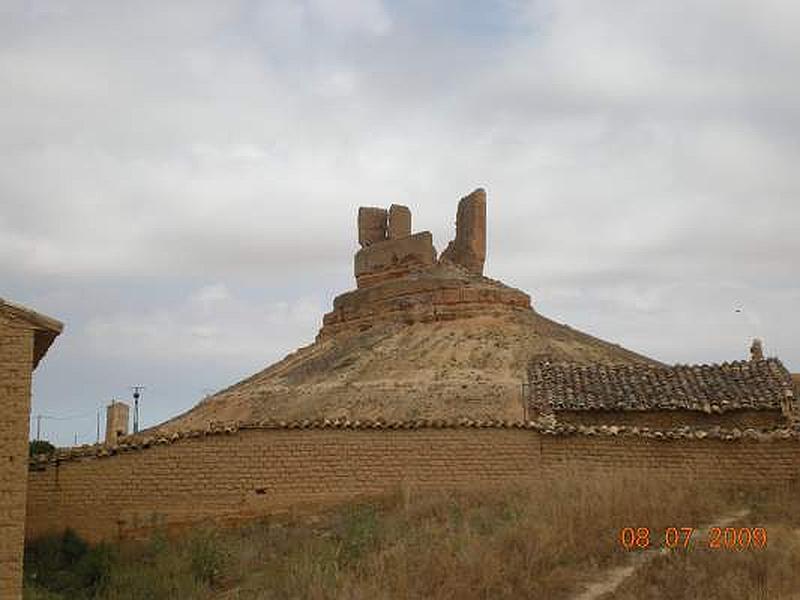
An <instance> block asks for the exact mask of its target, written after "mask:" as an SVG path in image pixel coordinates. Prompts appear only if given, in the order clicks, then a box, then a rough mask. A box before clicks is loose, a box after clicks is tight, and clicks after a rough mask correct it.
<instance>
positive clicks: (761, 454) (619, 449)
mask: <svg viewBox="0 0 800 600" xmlns="http://www.w3.org/2000/svg"><path fill="white" fill-rule="evenodd" d="M798 450H800V442H798V441H797V440H776V441H764V442H758V441H752V440H751V441H723V440H718V439H711V440H688V439H683V440H657V439H648V438H642V437H632V436H625V437H613V436H586V435H572V436H545V439H544V443H543V444H542V446H541V452H540V460H541V475H542V476H543V477H550V476H553V477H558V476H561V475H563V474H564V473H567V472H570V473H579V474H592V473H610V472H615V471H619V470H621V469H626V470H639V471H642V472H643V473H653V474H661V475H667V476H674V477H675V478H676V479H677V480H678V481H680V480H683V479H687V478H695V479H699V480H701V481H709V482H717V483H726V482H727V483H732V484H738V485H749V484H754V485H769V484H774V483H780V482H788V481H793V480H795V479H796V478H797V475H798V468H800V456H798Z"/></svg>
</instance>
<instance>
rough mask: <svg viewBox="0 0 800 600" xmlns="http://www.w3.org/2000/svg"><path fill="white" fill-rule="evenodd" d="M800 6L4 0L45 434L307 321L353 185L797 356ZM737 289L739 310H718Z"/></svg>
mask: <svg viewBox="0 0 800 600" xmlns="http://www.w3.org/2000/svg"><path fill="white" fill-rule="evenodd" d="M798 72H800V4H798V3H797V2H792V1H789V0H787V1H763V0H759V1H756V0H752V1H750V2H741V1H735V0H724V1H722V0H720V1H703V2H697V1H696V0H692V1H680V0H675V1H671V2H663V1H661V0H658V1H652V2H651V1H642V0H618V1H617V0H614V1H606V2H596V1H593V0H586V1H569V0H567V1H559V2H555V1H552V2H550V1H546V0H541V1H533V2H515V1H507V2H504V1H500V2H454V1H452V2H451V1H437V2H423V1H411V2H397V3H390V2H381V0H285V1H275V2H261V1H258V0H250V1H242V2H234V1H231V2H217V1H208V2H204V1H202V0H200V1H198V0H193V1H192V2H185V3H184V2H178V1H174V2H163V1H162V0H159V1H158V2H148V1H141V2H128V3H122V2H108V1H106V0H103V1H96V2H92V1H83V2H64V1H63V0H58V1H47V0H44V1H42V0H40V1H36V0H0V90H2V93H0V131H2V135H0V296H3V297H5V298H8V299H10V300H14V301H17V302H22V303H24V304H27V305H29V306H31V307H33V308H35V309H37V310H40V311H42V312H44V313H46V314H49V315H52V316H54V317H56V318H59V319H61V320H63V321H64V322H65V323H66V328H65V331H64V333H63V335H62V336H61V337H60V338H59V339H58V340H57V342H56V343H55V345H54V346H53V348H52V349H51V351H50V353H49V354H48V356H47V358H46V359H45V361H43V363H42V365H41V366H40V368H39V370H38V371H37V373H36V380H35V387H34V398H33V413H34V414H40V413H41V414H45V415H48V416H49V417H58V419H56V418H46V419H44V420H43V421H42V427H43V437H48V438H50V439H52V440H54V441H55V442H57V443H59V444H66V443H70V442H72V441H73V439H74V436H75V435H76V434H77V436H78V440H79V441H81V442H83V441H94V437H95V414H96V411H97V408H98V407H99V406H102V405H105V404H106V403H108V401H110V400H111V399H112V398H122V399H124V398H128V397H130V389H129V386H131V385H134V384H142V385H145V386H146V390H145V392H144V402H143V405H142V421H143V423H144V424H150V423H155V422H158V421H160V420H162V419H164V418H166V417H168V416H171V415H173V414H176V413H177V412H179V411H181V410H184V409H186V408H188V407H190V406H192V405H193V404H194V403H195V402H197V401H198V400H199V399H200V398H201V397H202V396H203V395H204V394H207V393H209V392H210V391H212V390H216V389H219V388H221V387H225V386H227V385H229V384H231V383H233V382H235V381H236V380H238V379H239V378H241V377H243V376H245V375H248V374H250V373H252V372H254V371H256V370H259V369H260V368H262V367H263V366H265V365H267V364H269V363H271V362H273V361H274V360H276V359H279V358H281V357H282V356H283V355H285V354H286V353H288V352H289V351H291V350H293V349H294V348H296V347H297V346H299V345H303V344H306V343H309V342H310V341H312V340H313V338H314V335H315V333H316V330H317V328H318V327H319V324H320V320H321V317H322V314H323V313H324V312H325V311H326V310H327V309H328V307H329V306H330V304H331V300H332V299H333V297H334V296H335V295H337V294H338V293H341V292H342V291H344V290H346V289H349V288H351V287H352V286H353V279H352V254H353V252H354V251H355V249H356V248H357V244H356V229H355V215H356V211H357V208H358V206H360V205H384V206H386V205H388V204H390V203H392V202H395V203H401V204H407V205H409V206H410V207H411V208H412V210H413V212H414V220H415V223H414V225H415V229H420V230H422V229H428V230H431V231H432V232H433V235H434V243H435V245H436V246H437V248H439V249H440V250H441V249H442V248H443V247H444V246H445V245H446V243H447V241H448V240H449V239H450V237H451V236H452V228H453V220H454V213H455V207H456V203H457V201H458V198H459V197H460V196H462V195H464V194H465V193H467V192H469V191H471V190H472V189H474V188H475V187H477V186H484V187H486V188H487V190H488V193H489V233H488V235H489V257H488V261H487V274H488V275H490V276H492V277H495V278H498V279H502V280H503V281H505V282H507V283H510V284H512V285H514V286H517V287H520V288H522V289H524V290H526V291H528V292H530V293H531V294H532V296H533V298H534V303H535V306H536V307H537V309H538V310H539V311H540V312H542V313H543V314H545V315H548V316H550V317H553V318H555V319H557V320H559V321H563V322H567V323H569V324H571V325H572V326H574V327H577V328H580V329H584V330H586V331H588V332H590V333H593V334H595V335H599V336H601V337H604V338H606V339H609V340H611V341H614V342H617V343H621V344H623V345H625V346H628V347H630V348H632V349H634V350H637V351H639V352H643V353H646V354H650V355H652V356H654V357H656V358H658V359H661V360H664V361H667V362H714V361H723V360H730V359H737V358H743V357H745V356H746V351H747V347H748V344H749V341H748V338H749V337H751V336H754V335H758V336H761V337H763V338H764V340H765V348H766V350H767V352H768V353H769V354H773V355H778V356H780V357H781V358H782V359H783V361H784V362H785V363H786V365H787V366H788V367H789V368H790V369H791V370H794V371H800V318H798V310H797V309H798V305H800V277H799V275H800V267H799V266H798V258H800V176H798V165H800V79H798V77H797V73H798ZM737 308H741V312H736V310H735V309H737Z"/></svg>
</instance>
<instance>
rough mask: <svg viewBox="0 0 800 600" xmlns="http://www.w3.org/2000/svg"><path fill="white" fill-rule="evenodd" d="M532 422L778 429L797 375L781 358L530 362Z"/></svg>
mask: <svg viewBox="0 0 800 600" xmlns="http://www.w3.org/2000/svg"><path fill="white" fill-rule="evenodd" d="M527 389H528V393H527V399H526V401H527V406H526V408H527V411H528V416H529V418H536V417H537V416H542V415H552V416H554V417H555V418H556V420H558V421H561V422H566V423H573V424H581V425H603V424H616V425H641V426H646V427H663V428H669V427H675V426H680V425H697V426H715V425H719V426H728V427H773V426H777V425H781V424H786V423H787V420H788V418H789V417H790V416H791V414H792V413H793V408H794V407H793V403H794V391H793V382H792V376H791V375H790V374H789V372H788V371H787V370H786V368H785V367H784V366H783V364H781V362H780V360H778V359H776V358H768V359H762V360H749V361H737V362H730V363H723V364H714V365H675V366H653V365H643V364H638V365H634V364H624V365H623V364H619V365H608V364H589V365H585V364H575V363H564V362H555V361H537V362H534V363H531V365H530V367H529V370H528V386H527Z"/></svg>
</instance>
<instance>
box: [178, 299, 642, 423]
mask: <svg viewBox="0 0 800 600" xmlns="http://www.w3.org/2000/svg"><path fill="white" fill-rule="evenodd" d="M537 356H540V357H545V356H548V357H553V358H558V359H565V360H572V361H578V362H595V361H597V362H632V361H633V362H650V363H653V362H655V361H652V360H651V359H648V358H646V357H643V356H641V355H638V354H636V353H634V352H631V351H629V350H626V349H624V348H622V347H620V346H617V345H615V344H611V343H608V342H605V341H602V340H599V339H597V338H594V337H592V336H589V335H587V334H585V333H582V332H580V331H576V330H574V329H572V328H570V327H567V326H565V325H561V324H558V323H555V322H554V321H551V320H550V319H547V318H545V317H543V316H541V315H539V314H537V313H536V312H535V311H533V310H532V309H528V310H526V311H522V312H514V313H509V314H500V315H497V316H487V317H474V318H469V319H457V320H451V321H443V322H433V323H427V322H421V323H413V324H411V325H405V324H401V323H394V324H386V325H384V326H382V327H379V328H372V329H369V330H367V331H365V332H362V333H352V334H350V335H344V336H337V337H333V338H330V339H321V340H318V341H316V342H315V343H313V344H310V345H308V346H306V347H304V348H301V349H299V350H297V351H296V352H294V353H292V354H290V355H288V356H287V357H286V358H284V359H283V360H282V361H280V362H278V363H276V364H274V365H272V366H270V367H267V368H266V369H264V370H263V371H261V372H259V373H256V374H255V375H253V376H251V377H249V378H247V379H245V380H244V381H241V382H240V383H237V384H235V385H233V386H231V387H229V388H227V389H225V390H223V391H221V392H219V393H217V394H215V395H214V396H212V397H210V398H208V399H206V400H204V401H203V402H201V403H200V404H198V405H197V406H196V407H194V408H193V409H191V410H190V411H188V412H187V413H184V414H183V415H181V416H179V417H177V418H175V419H173V420H171V421H169V422H168V423H165V424H164V426H166V427H168V428H169V429H185V428H194V427H204V426H205V425H206V424H207V423H208V422H209V421H212V420H214V421H234V420H242V421H244V420H250V419H263V418H274V419H287V420H288V419H306V418H309V419H310V418H324V417H340V416H347V417H349V418H351V419H366V418H373V419H374V418H383V419H386V420H394V419H397V420H400V419H415V418H458V417H471V418H494V419H520V418H522V405H521V383H522V381H523V378H524V371H525V365H526V364H527V361H528V360H530V359H531V358H536V357H537Z"/></svg>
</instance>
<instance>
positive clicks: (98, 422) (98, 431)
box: [96, 408, 101, 444]
mask: <svg viewBox="0 0 800 600" xmlns="http://www.w3.org/2000/svg"><path fill="white" fill-rule="evenodd" d="M100 410H101V409H99V408H98V409H97V442H96V443H97V444H99V443H100Z"/></svg>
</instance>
